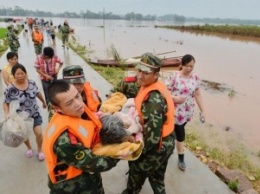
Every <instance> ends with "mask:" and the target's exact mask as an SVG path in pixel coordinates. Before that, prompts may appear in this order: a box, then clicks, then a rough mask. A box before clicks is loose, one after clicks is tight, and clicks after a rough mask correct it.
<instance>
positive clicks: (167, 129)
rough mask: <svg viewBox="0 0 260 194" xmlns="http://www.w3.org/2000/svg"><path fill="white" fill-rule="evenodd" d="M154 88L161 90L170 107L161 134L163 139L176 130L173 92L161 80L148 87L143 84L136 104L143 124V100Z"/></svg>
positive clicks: (136, 98)
mask: <svg viewBox="0 0 260 194" xmlns="http://www.w3.org/2000/svg"><path fill="white" fill-rule="evenodd" d="M154 90H157V91H159V92H160V93H161V95H162V96H163V97H164V98H165V99H166V102H167V107H168V111H167V113H166V116H167V120H166V121H165V122H164V124H163V129H162V135H161V140H162V138H163V137H166V136H168V135H170V134H171V133H172V131H173V130H174V104H173V99H172V96H171V93H170V91H169V90H168V89H167V87H166V86H165V85H164V84H163V83H162V82H161V81H157V82H155V83H153V84H151V85H149V86H147V87H143V86H142V87H141V88H140V89H139V91H138V94H137V96H136V97H135V106H136V109H137V111H138V115H139V117H140V119H141V122H142V124H143V115H142V111H141V106H142V103H143V101H144V100H145V98H146V97H147V95H149V93H150V92H151V91H154ZM160 144H161V142H160Z"/></svg>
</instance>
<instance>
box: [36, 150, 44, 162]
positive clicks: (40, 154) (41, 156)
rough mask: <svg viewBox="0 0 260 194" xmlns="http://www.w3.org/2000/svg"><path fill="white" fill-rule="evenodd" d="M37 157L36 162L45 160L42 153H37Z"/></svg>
mask: <svg viewBox="0 0 260 194" xmlns="http://www.w3.org/2000/svg"><path fill="white" fill-rule="evenodd" d="M37 157H38V160H39V161H43V160H44V159H45V156H44V153H42V152H39V153H38V154H37Z"/></svg>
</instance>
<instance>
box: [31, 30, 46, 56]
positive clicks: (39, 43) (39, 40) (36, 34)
mask: <svg viewBox="0 0 260 194" xmlns="http://www.w3.org/2000/svg"><path fill="white" fill-rule="evenodd" d="M32 41H33V44H34V51H35V54H36V55H39V54H41V53H42V47H43V41H44V38H43V33H42V32H41V31H40V30H39V26H34V31H33V32H32Z"/></svg>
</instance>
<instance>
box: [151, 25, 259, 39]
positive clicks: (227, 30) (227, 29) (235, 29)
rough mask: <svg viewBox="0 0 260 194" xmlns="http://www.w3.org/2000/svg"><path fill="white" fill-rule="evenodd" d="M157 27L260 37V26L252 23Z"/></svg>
mask: <svg viewBox="0 0 260 194" xmlns="http://www.w3.org/2000/svg"><path fill="white" fill-rule="evenodd" d="M155 28H167V29H174V30H180V31H199V32H210V33H220V34H226V35H239V36H246V37H255V38H260V27H258V26H250V25H209V24H206V25H190V26H155Z"/></svg>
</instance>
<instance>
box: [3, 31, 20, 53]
mask: <svg viewBox="0 0 260 194" xmlns="http://www.w3.org/2000/svg"><path fill="white" fill-rule="evenodd" d="M6 37H7V40H8V44H9V47H10V50H11V52H16V53H17V52H18V48H19V47H20V43H19V40H18V37H17V35H16V34H15V33H14V32H13V28H12V27H10V26H9V27H8V31H7V34H6Z"/></svg>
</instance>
